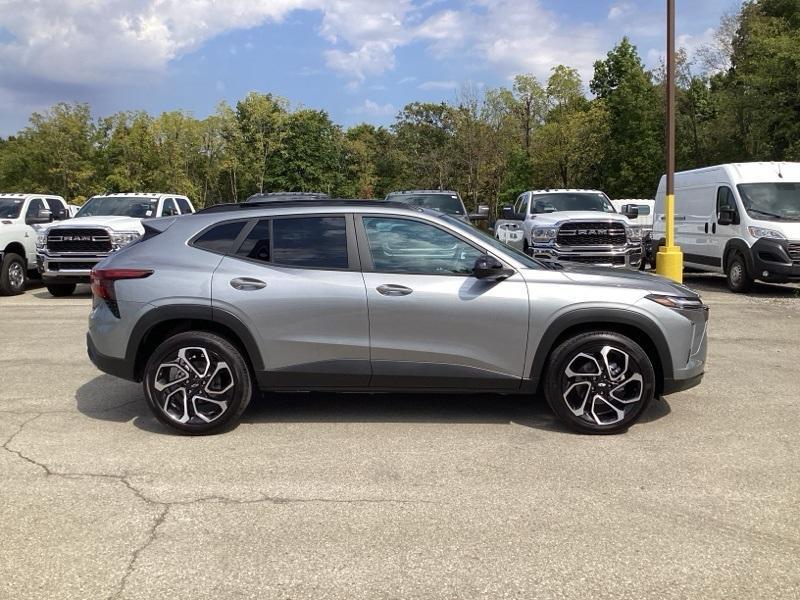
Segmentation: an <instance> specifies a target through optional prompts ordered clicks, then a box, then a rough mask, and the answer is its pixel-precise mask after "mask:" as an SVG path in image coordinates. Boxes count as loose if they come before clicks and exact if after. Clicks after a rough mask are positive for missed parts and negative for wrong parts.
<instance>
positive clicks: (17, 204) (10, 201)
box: [0, 198, 23, 219]
mask: <svg viewBox="0 0 800 600" xmlns="http://www.w3.org/2000/svg"><path fill="white" fill-rule="evenodd" d="M22 204H23V201H22V198H0V219H16V218H17V217H18V216H19V213H20V211H21V210H22Z"/></svg>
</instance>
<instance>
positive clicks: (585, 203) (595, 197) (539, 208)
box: [531, 192, 617, 215]
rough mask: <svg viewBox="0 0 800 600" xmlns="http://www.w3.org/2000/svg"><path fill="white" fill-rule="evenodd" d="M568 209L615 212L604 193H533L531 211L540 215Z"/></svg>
mask: <svg viewBox="0 0 800 600" xmlns="http://www.w3.org/2000/svg"><path fill="white" fill-rule="evenodd" d="M569 210H587V211H590V212H604V213H615V212H617V211H616V210H615V209H614V206H613V205H612V204H611V202H609V200H608V198H606V196H605V194H597V193H591V192H589V193H585V192H558V193H554V194H534V195H533V203H532V205H531V213H532V214H535V215H541V214H546V213H553V212H562V211H569Z"/></svg>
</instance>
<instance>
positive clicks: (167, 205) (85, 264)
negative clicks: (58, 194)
mask: <svg viewBox="0 0 800 600" xmlns="http://www.w3.org/2000/svg"><path fill="white" fill-rule="evenodd" d="M193 212H194V207H193V206H192V203H191V202H190V201H189V199H188V198H187V197H186V196H181V195H178V194H162V193H155V194H151V193H138V192H137V193H132V194H104V195H102V196H93V197H92V198H89V199H88V200H87V201H86V204H84V205H83V207H81V209H80V210H79V211H78V214H77V215H75V218H73V219H71V220H70V221H69V222H67V223H64V224H60V225H53V226H51V227H48V228H46V229H44V230H43V231H41V232H40V233H39V235H38V237H37V239H36V260H37V263H38V268H39V272H40V273H41V274H42V280H43V281H44V284H45V286H46V287H47V290H48V291H49V292H50V293H51V294H52V295H53V296H69V295H70V294H72V293H73V292H74V291H75V286H76V285H77V284H78V283H89V276H90V274H91V272H92V268H93V267H94V266H95V265H96V264H97V263H98V262H100V261H101V260H103V259H104V258H105V257H106V256H108V255H109V254H111V253H112V252H116V251H117V250H120V249H121V248H124V247H125V246H127V245H128V244H130V243H131V242H135V241H136V240H138V239H139V238H140V237H141V236H142V234H143V233H144V226H143V225H142V220H143V219H154V218H156V217H171V216H178V215H184V214H190V213H193Z"/></svg>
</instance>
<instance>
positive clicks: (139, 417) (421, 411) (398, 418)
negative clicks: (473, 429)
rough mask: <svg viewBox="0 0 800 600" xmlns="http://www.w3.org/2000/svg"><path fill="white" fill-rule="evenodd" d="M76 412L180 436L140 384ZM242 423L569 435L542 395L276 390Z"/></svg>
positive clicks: (88, 386)
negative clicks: (456, 427) (517, 429)
mask: <svg viewBox="0 0 800 600" xmlns="http://www.w3.org/2000/svg"><path fill="white" fill-rule="evenodd" d="M76 402H77V407H78V410H79V411H80V412H81V413H82V414H84V415H86V416H87V417H90V418H92V419H98V420H102V421H114V422H118V423H124V422H128V421H131V422H132V423H133V425H134V426H136V427H138V428H139V429H142V430H144V431H148V432H151V433H158V434H166V435H177V434H176V433H175V432H173V431H171V430H170V429H169V428H167V427H166V426H164V425H162V424H161V423H159V422H158V421H157V420H156V418H155V417H153V415H152V414H151V413H150V410H149V408H148V407H147V404H146V403H145V400H144V395H143V392H142V387H141V385H139V384H135V383H130V382H127V381H123V380H121V379H117V378H115V377H111V376H110V375H100V376H99V377H95V378H94V379H92V380H91V381H89V382H87V383H85V384H84V385H82V386H81V387H80V388H78V391H77V393H76ZM669 413H670V406H669V404H668V403H667V401H666V400H663V399H656V400H654V401H653V402H652V403H651V404H650V406H649V407H648V409H647V411H646V412H645V414H644V415H643V416H642V418H641V420H640V422H641V423H647V422H652V421H656V420H658V419H660V418H662V417H664V416H666V415H668V414H669ZM242 422H243V423H249V424H259V423H263V424H269V423H440V424H482V423H483V424H487V425H520V426H523V427H530V428H532V429H541V430H545V431H553V432H558V433H571V431H570V430H569V429H567V428H566V427H565V426H564V425H562V424H561V422H560V421H558V419H557V418H556V417H555V415H554V414H553V412H552V411H551V410H550V407H549V406H548V405H547V402H546V401H545V400H544V399H543V398H539V397H536V398H533V399H531V398H530V397H528V396H509V395H501V394H355V393H353V394H349V393H338V394H337V393H331V392H307V393H275V394H264V395H263V396H257V397H256V398H254V399H253V401H252V402H251V403H250V406H249V407H248V408H247V410H246V411H245V413H244V415H242Z"/></svg>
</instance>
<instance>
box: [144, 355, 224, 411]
mask: <svg viewBox="0 0 800 600" xmlns="http://www.w3.org/2000/svg"><path fill="white" fill-rule="evenodd" d="M235 388H236V381H235V378H234V375H233V370H232V369H231V367H230V366H229V365H228V363H226V362H225V361H224V360H222V359H221V358H220V356H219V355H217V354H216V353H215V352H213V351H210V350H208V349H206V348H203V347H186V348H181V349H180V350H178V352H177V355H176V356H175V357H174V358H173V359H171V360H168V361H167V362H163V363H161V364H160V365H159V366H158V368H157V369H156V370H155V375H154V376H153V392H154V396H155V398H154V399H155V401H156V403H157V404H158V406H159V407H160V408H161V410H162V411H163V413H164V415H166V416H167V417H168V418H169V419H171V420H173V421H175V422H177V423H181V424H202V423H212V422H214V421H216V420H217V419H219V418H220V417H221V416H222V415H224V414H225V412H226V411H227V410H228V406H229V404H230V403H231V401H232V400H233V396H234V393H235V391H236V390H235Z"/></svg>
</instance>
